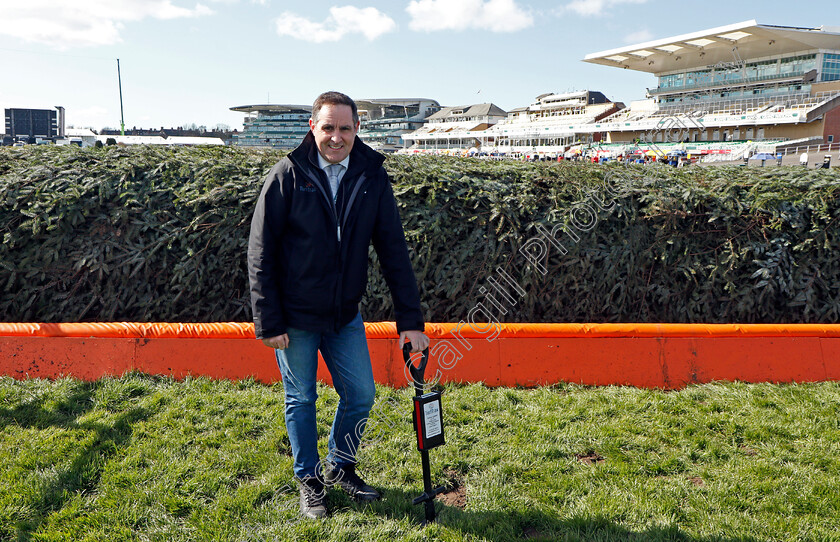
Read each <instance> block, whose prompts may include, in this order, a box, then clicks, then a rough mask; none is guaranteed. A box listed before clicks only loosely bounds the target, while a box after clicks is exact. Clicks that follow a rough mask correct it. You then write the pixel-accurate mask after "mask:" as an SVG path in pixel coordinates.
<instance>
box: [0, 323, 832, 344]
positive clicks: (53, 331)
mask: <svg viewBox="0 0 840 542" xmlns="http://www.w3.org/2000/svg"><path fill="white" fill-rule="evenodd" d="M365 330H366V333H367V336H368V338H370V339H387V338H394V337H396V336H397V327H396V325H395V324H394V322H371V323H366V324H365ZM426 333H427V335H429V336H430V337H431V338H443V337H447V336H450V337H451V336H459V337H462V338H465V339H466V338H473V339H480V338H485V339H490V340H495V339H504V338H526V337H528V338H561V337H567V338H575V337H748V336H752V337H840V324H632V323H630V324H491V323H475V324H466V323H460V324H452V323H446V324H426ZM0 336H6V337H101V338H146V339H150V338H169V339H254V325H253V324H250V323H245V322H216V323H196V324H188V323H160V322H107V323H3V322H0Z"/></svg>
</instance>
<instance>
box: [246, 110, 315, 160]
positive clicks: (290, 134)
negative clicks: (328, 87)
mask: <svg viewBox="0 0 840 542" xmlns="http://www.w3.org/2000/svg"><path fill="white" fill-rule="evenodd" d="M230 110H231V111H238V112H240V113H245V120H244V122H243V123H242V131H241V132H239V133H237V134H234V136H233V144H234V145H239V146H242V147H263V148H274V149H294V148H295V147H297V146H298V145H300V143H301V141H303V138H304V137H305V136H306V134H307V132H309V117H310V116H311V114H312V106H309V105H282V104H281V105H272V104H263V105H242V106H238V107H231V108H230Z"/></svg>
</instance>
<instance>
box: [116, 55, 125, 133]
mask: <svg viewBox="0 0 840 542" xmlns="http://www.w3.org/2000/svg"><path fill="white" fill-rule="evenodd" d="M117 82H118V83H119V85H120V135H125V117H124V116H123V99H122V76H121V75H120V59H119V58H118V59H117Z"/></svg>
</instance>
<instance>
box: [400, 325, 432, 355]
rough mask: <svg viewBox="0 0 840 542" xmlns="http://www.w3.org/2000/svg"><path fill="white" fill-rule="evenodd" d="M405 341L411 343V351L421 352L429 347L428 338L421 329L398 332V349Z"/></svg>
mask: <svg viewBox="0 0 840 542" xmlns="http://www.w3.org/2000/svg"><path fill="white" fill-rule="evenodd" d="M406 341H408V342H410V343H411V353H412V354H414V353H416V352H422V351H423V350H425V349H427V348H428V347H429V338H428V337H427V336H426V334H425V333H423V332H422V331H417V330H411V331H403V332H402V333H400V342H399V345H400V350H402V347H403V345H404V344H405V343H406Z"/></svg>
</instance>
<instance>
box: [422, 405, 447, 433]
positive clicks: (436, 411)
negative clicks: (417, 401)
mask: <svg viewBox="0 0 840 542" xmlns="http://www.w3.org/2000/svg"><path fill="white" fill-rule="evenodd" d="M423 417H424V419H425V421H426V438H432V437H436V436H438V435H440V434H441V433H442V432H443V427H442V426H441V424H440V401H431V402H429V403H426V404H424V405H423Z"/></svg>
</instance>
